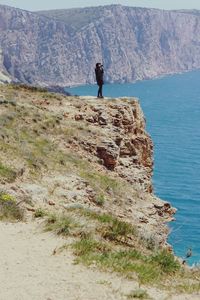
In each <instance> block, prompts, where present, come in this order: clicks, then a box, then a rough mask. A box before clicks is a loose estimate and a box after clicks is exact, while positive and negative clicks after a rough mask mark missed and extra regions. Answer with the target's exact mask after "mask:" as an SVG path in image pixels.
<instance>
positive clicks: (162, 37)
mask: <svg viewBox="0 0 200 300" xmlns="http://www.w3.org/2000/svg"><path fill="white" fill-rule="evenodd" d="M72 13H73V16H74V19H73V18H71V14H72ZM45 15H46V16H47V17H48V18H47V17H45ZM79 19H81V22H80V23H79V22H78V20H79ZM69 20H70V21H69ZM199 40H200V14H198V13H197V12H196V11H194V12H192V11H188V12H187V11H184V12H181V11H180V12H179V11H163V10H157V9H143V8H134V7H124V6H121V5H110V6H101V7H95V8H85V9H84V8H83V9H76V10H61V11H60V15H59V12H58V11H52V12H51V11H49V12H41V13H40V14H39V13H37V14H36V13H31V12H27V11H23V10H19V9H15V8H10V7H7V6H2V5H0V47H1V49H2V53H3V64H2V65H1V63H0V71H2V70H3V69H4V71H5V72H7V73H8V74H10V76H11V77H12V79H14V80H18V81H20V82H25V83H32V84H39V85H62V86H68V85H71V84H87V83H94V81H95V76H94V66H95V64H96V62H97V61H103V63H104V66H105V79H106V81H109V82H133V81H135V80H142V79H144V78H153V77H156V76H160V75H163V74H172V73H177V72H183V71H188V70H192V69H198V68H200V51H199V45H200V44H199ZM103 119H104V117H103V116H102V122H104V121H103ZM114 122H116V123H115V124H116V125H117V122H118V120H117V118H116V119H115V120H114Z"/></svg>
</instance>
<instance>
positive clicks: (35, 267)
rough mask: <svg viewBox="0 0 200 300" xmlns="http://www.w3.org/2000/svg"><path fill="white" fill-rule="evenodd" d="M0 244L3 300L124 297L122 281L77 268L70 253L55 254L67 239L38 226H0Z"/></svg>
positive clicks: (89, 299)
mask: <svg viewBox="0 0 200 300" xmlns="http://www.w3.org/2000/svg"><path fill="white" fill-rule="evenodd" d="M0 241H1V248H0V249H1V251H0V266H1V268H0V299H1V300H29V299H30V300H40V299H41V300H78V299H81V300H97V299H99V300H100V299H101V300H103V299H110V300H112V299H113V300H115V299H123V298H124V297H123V296H122V295H121V293H122V292H123V290H127V288H126V286H125V284H124V282H122V280H121V279H120V278H118V277H115V276H113V275H111V274H104V273H101V272H97V271H93V270H88V269H86V268H84V267H82V266H79V265H74V264H73V257H72V256H71V254H70V253H67V252H66V253H63V254H59V255H52V253H53V250H54V249H55V248H56V247H58V246H61V245H63V244H64V240H62V239H58V238H56V237H54V236H53V235H52V234H49V233H43V232H41V229H40V227H39V224H37V223H29V224H25V223H17V224H5V223H0ZM111 281H112V283H111ZM113 285H114V286H113ZM122 285H124V286H123V287H122ZM132 288H134V286H133V285H132ZM119 291H120V292H119ZM124 299H126V297H125V298H124Z"/></svg>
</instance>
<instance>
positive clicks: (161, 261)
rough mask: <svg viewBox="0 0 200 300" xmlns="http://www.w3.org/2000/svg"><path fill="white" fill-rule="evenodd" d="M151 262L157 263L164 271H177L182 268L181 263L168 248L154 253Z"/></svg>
mask: <svg viewBox="0 0 200 300" xmlns="http://www.w3.org/2000/svg"><path fill="white" fill-rule="evenodd" d="M150 262H152V263H155V264H157V265H158V266H159V268H160V270H161V271H162V272H163V273H175V272H176V271H178V270H179V269H180V263H179V262H178V261H177V260H176V259H175V257H174V255H173V254H172V253H169V252H167V250H162V251H160V252H158V253H156V254H155V255H153V256H152V257H151V258H150Z"/></svg>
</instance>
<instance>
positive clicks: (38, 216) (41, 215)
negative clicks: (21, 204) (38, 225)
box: [34, 208, 47, 218]
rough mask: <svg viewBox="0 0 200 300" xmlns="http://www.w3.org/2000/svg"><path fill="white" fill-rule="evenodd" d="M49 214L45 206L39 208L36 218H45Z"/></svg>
mask: <svg viewBox="0 0 200 300" xmlns="http://www.w3.org/2000/svg"><path fill="white" fill-rule="evenodd" d="M46 215H47V212H46V211H45V210H44V209H43V208H37V209H36V211H35V213H34V217H35V218H43V217H45V216H46Z"/></svg>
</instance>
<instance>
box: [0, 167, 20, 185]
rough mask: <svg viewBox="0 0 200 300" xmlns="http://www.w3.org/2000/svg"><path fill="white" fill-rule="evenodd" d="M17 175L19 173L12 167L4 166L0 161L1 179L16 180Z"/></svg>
mask: <svg viewBox="0 0 200 300" xmlns="http://www.w3.org/2000/svg"><path fill="white" fill-rule="evenodd" d="M16 177H17V173H16V172H15V171H13V170H12V169H11V168H9V167H6V166H4V165H3V164H2V163H1V162H0V181H1V180H3V181H6V182H14V181H15V179H16Z"/></svg>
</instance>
